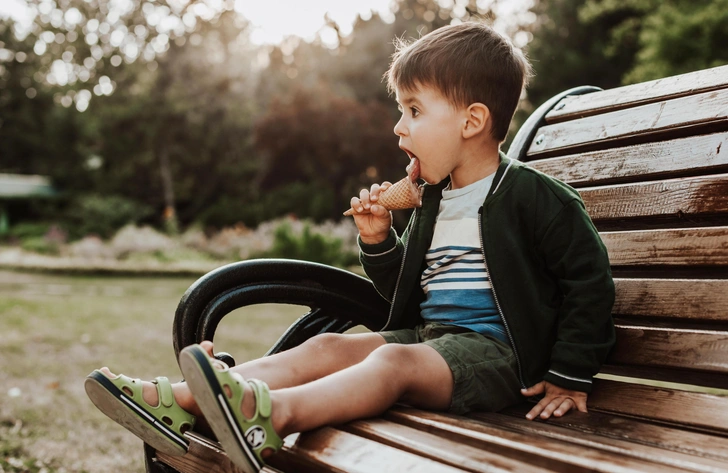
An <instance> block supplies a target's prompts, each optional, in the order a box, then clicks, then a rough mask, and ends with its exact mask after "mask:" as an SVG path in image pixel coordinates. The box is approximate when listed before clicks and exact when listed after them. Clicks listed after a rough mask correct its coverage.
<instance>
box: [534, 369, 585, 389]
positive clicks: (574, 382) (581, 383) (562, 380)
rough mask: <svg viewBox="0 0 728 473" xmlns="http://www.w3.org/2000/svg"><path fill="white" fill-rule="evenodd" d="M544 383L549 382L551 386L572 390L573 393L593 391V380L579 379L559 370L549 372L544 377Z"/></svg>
mask: <svg viewBox="0 0 728 473" xmlns="http://www.w3.org/2000/svg"><path fill="white" fill-rule="evenodd" d="M543 379H544V381H548V382H549V383H551V384H555V385H556V386H560V387H562V388H566V389H570V390H572V391H581V392H585V393H590V392H591V390H592V378H591V377H589V378H579V377H576V376H571V375H568V374H566V373H563V372H561V371H557V370H553V369H552V370H549V371H548V372H547V373H546V374H545V375H544V377H543Z"/></svg>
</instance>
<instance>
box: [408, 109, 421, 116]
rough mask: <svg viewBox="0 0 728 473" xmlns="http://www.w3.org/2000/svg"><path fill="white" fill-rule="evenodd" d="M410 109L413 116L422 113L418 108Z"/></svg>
mask: <svg viewBox="0 0 728 473" xmlns="http://www.w3.org/2000/svg"><path fill="white" fill-rule="evenodd" d="M410 111H411V112H412V118H414V117H416V116H417V115H419V114H420V111H419V110H417V109H416V108H414V107H410Z"/></svg>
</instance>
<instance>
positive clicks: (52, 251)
mask: <svg viewBox="0 0 728 473" xmlns="http://www.w3.org/2000/svg"><path fill="white" fill-rule="evenodd" d="M20 247H21V248H23V249H24V250H25V251H31V252H33V253H40V254H43V255H58V254H60V247H59V244H58V242H55V241H51V240H48V239H47V238H44V237H31V238H24V239H23V240H22V242H21V244H20Z"/></svg>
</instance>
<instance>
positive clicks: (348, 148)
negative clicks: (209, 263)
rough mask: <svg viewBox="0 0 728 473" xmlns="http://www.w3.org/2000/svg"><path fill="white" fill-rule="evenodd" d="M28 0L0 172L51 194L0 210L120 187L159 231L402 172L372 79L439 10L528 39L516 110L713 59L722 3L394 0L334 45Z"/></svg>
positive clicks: (299, 212) (187, 9) (9, 51)
mask: <svg viewBox="0 0 728 473" xmlns="http://www.w3.org/2000/svg"><path fill="white" fill-rule="evenodd" d="M28 3H29V5H30V8H31V10H32V11H34V12H36V13H38V14H37V16H36V19H35V20H34V23H33V25H32V27H31V29H30V30H29V31H27V32H25V33H21V32H20V31H18V30H17V29H16V26H15V25H14V24H13V23H12V22H11V21H10V20H0V142H2V144H3V150H2V161H1V162H0V172H15V173H23V174H43V175H48V176H51V177H52V179H53V183H54V185H55V186H56V187H57V188H59V190H61V191H62V193H63V195H64V196H65V199H66V200H61V201H59V202H58V203H55V204H43V205H42V206H30V205H18V204H12V205H10V206H9V207H8V208H9V212H10V217H11V221H12V222H17V221H18V220H21V219H25V220H31V219H45V220H47V219H49V217H52V216H54V215H67V216H69V217H70V218H71V221H70V223H71V224H73V225H76V224H79V222H80V218H79V217H73V215H74V214H75V213H77V212H78V210H79V209H78V202H79V199H81V200H82V199H84V198H85V197H84V196H87V195H91V194H95V195H98V196H104V197H113V198H116V197H121V198H124V199H126V200H127V201H128V202H133V203H134V205H136V206H138V208H140V209H141V208H143V209H146V210H145V211H144V212H143V215H144V216H143V217H139V215H136V216H134V218H135V219H137V220H135V221H138V218H142V219H144V221H145V223H150V224H154V225H157V226H158V227H162V226H166V227H167V228H168V229H172V230H173V229H176V228H184V227H186V226H188V225H190V224H192V223H194V222H200V223H202V224H203V225H204V226H205V227H206V228H211V227H212V228H221V227H225V226H233V225H235V224H236V223H238V222H243V223H245V225H247V226H255V225H257V224H259V223H260V222H263V221H268V220H270V219H273V218H276V217H278V216H282V215H287V214H295V215H296V216H298V217H300V218H310V219H312V220H315V221H321V220H324V219H340V218H341V211H342V210H343V209H345V208H346V207H347V205H348V201H349V199H350V197H351V196H352V195H355V194H356V193H357V192H358V189H360V188H361V187H368V186H369V185H370V184H372V183H373V182H376V181H382V180H385V179H388V180H394V179H397V178H398V177H399V176H401V175H403V173H404V169H403V168H404V166H405V165H406V157H405V155H404V154H403V153H402V152H401V151H399V150H398V148H397V141H396V140H397V138H396V137H395V136H394V134H393V133H392V128H393V127H394V123H395V121H396V120H397V117H398V112H397V109H396V104H395V103H394V101H393V100H392V99H391V98H390V97H388V96H387V91H386V88H385V86H384V85H383V83H382V81H381V77H382V74H383V73H384V71H385V70H386V68H387V66H388V62H389V58H390V56H391V54H392V52H393V50H394V46H393V44H392V40H393V38H395V37H402V38H405V39H407V38H417V37H418V36H420V35H421V34H425V33H427V32H429V31H432V30H434V29H436V28H439V27H442V26H444V25H447V24H449V23H451V22H456V21H461V20H467V19H472V18H476V19H484V20H485V21H488V22H490V23H492V24H494V25H495V26H496V27H497V28H498V29H499V30H501V31H505V32H506V33H507V34H508V35H509V36H511V37H513V38H514V41H515V43H516V44H517V45H519V46H523V45H526V43H528V41H529V40H530V43H529V44H528V46H527V50H528V54H529V56H530V58H531V60H532V62H533V64H534V67H535V70H536V77H535V78H534V80H533V81H532V85H531V87H530V89H529V92H528V100H529V101H530V103H525V104H524V107H523V110H526V111H527V110H529V109H532V108H533V107H535V106H537V105H539V104H540V103H542V102H543V101H544V100H546V99H548V98H549V97H551V96H552V95H554V94H555V93H558V92H560V91H562V90H564V89H566V88H570V87H573V86H577V85H583V84H592V85H597V86H601V87H604V88H609V87H615V86H619V85H621V84H625V83H631V82H636V81H643V80H648V79H654V78H658V77H664V76H667V75H672V74H678V73H682V72H687V71H689V70H695V69H701V68H707V67H713V66H716V65H720V64H724V63H726V62H728V53H726V50H725V48H723V45H724V44H725V43H726V40H728V37H727V36H728V0H715V1H707V0H699V1H690V0H665V1H661V0H586V1H582V0H533V5H532V7H531V8H530V11H523V12H520V13H518V14H510V15H509V16H508V23H507V24H506V23H505V20H504V19H503V18H501V16H502V12H503V11H505V10H507V9H508V8H509V7H510V8H511V10H512V9H513V8H512V4H513V2H508V1H506V0H492V1H490V2H484V1H478V0H454V1H445V0H395V1H393V2H392V5H391V14H390V15H386V14H383V16H380V15H378V14H372V15H371V16H370V17H367V18H359V19H358V20H357V21H356V22H355V24H354V25H353V30H352V32H351V33H350V34H346V35H344V34H342V32H341V28H339V25H336V24H335V23H334V22H331V21H330V22H329V24H328V26H327V28H330V29H333V30H334V31H335V32H336V34H337V38H338V44H337V45H331V44H328V43H327V44H324V43H323V42H322V41H321V40H314V41H312V42H305V41H302V40H300V39H297V38H293V37H292V38H288V39H286V40H284V41H283V42H282V43H281V44H279V45H277V46H271V47H269V46H264V47H259V46H255V45H253V44H252V43H251V41H250V25H249V24H248V22H247V21H246V20H245V19H244V18H243V17H242V16H241V15H240V14H238V13H237V12H235V11H234V9H233V4H234V2H232V1H230V0H227V1H221V2H209V1H207V0H190V1H186V2H171V3H165V2H162V3H159V2H146V1H140V0H130V1H128V2H117V1H116V0H93V1H87V0H64V1H63V2H55V1H51V0H28ZM160 18H163V19H164V21H161V20H160ZM524 115H525V113H524V112H523V111H522V112H521V113H519V114H518V115H517V120H516V121H519V120H523V118H524ZM26 209H30V210H33V212H30V213H28V212H25V210H26ZM120 209H121V210H122V211H126V210H124V209H125V207H124V206H122V207H120ZM108 210H109V211H110V212H112V213H114V212H116V208H114V207H112V208H108ZM406 217H407V215H406V213H401V215H396V216H395V218H396V219H397V220H396V224H397V225H398V226H400V227H401V226H402V225H403V224H404V222H405V221H406ZM128 219H129V215H122V216H120V217H119V219H118V220H119V221H123V222H122V223H121V224H123V223H126V222H125V221H126V220H128ZM63 223H64V224H65V223H66V222H63ZM94 224H95V223H94V222H91V223H90V225H92V226H93V225H94ZM118 224H119V222H118V221H115V222H113V224H112V225H110V226H109V225H106V226H105V229H102V230H103V232H107V233H108V232H109V231H111V230H110V229H111V228H112V227H114V228H115V226H116V225H118ZM178 224H179V226H178ZM73 230H74V233H73V235H72V236H78V235H80V233H81V232H83V231H88V230H89V229H88V228H77V229H73ZM97 230H98V229H97Z"/></svg>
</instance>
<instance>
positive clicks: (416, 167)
mask: <svg viewBox="0 0 728 473" xmlns="http://www.w3.org/2000/svg"><path fill="white" fill-rule="evenodd" d="M402 150H403V151H404V152H405V153H407V156H409V158H410V163H409V165H408V166H407V175H408V176H409V178H410V180H411V181H412V182H416V181H417V179H419V178H420V160H419V159H417V156H415V155H414V154H413V153H412V152H411V151H410V150H408V149H406V148H402Z"/></svg>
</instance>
